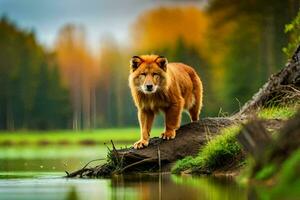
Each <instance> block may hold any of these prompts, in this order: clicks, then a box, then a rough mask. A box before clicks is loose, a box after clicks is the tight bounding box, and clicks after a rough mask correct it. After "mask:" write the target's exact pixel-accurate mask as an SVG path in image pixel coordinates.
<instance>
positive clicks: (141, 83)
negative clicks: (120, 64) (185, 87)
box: [130, 55, 168, 94]
mask: <svg viewBox="0 0 300 200" xmlns="http://www.w3.org/2000/svg"><path fill="white" fill-rule="evenodd" d="M167 65H168V60H167V59H166V58H165V57H163V56H158V55H142V56H133V57H132V58H131V60H130V69H131V70H130V71H131V73H130V80H131V85H132V86H133V87H135V88H136V89H138V90H139V91H141V92H143V93H145V94H153V93H155V92H157V91H159V90H161V89H164V88H165V87H166V86H167V75H166V72H167Z"/></svg>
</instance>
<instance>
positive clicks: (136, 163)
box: [114, 158, 157, 173]
mask: <svg viewBox="0 0 300 200" xmlns="http://www.w3.org/2000/svg"><path fill="white" fill-rule="evenodd" d="M155 160H157V159H156V158H146V159H143V160H140V161H138V162H135V163H132V164H130V165H127V166H126V167H124V168H123V169H120V170H117V171H115V172H114V173H122V172H124V171H125V170H126V169H129V168H131V167H133V166H136V165H139V164H143V163H145V162H151V161H155Z"/></svg>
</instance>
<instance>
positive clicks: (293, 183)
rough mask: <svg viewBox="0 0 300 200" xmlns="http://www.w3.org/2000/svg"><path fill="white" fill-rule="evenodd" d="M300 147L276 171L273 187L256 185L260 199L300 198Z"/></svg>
mask: <svg viewBox="0 0 300 200" xmlns="http://www.w3.org/2000/svg"><path fill="white" fill-rule="evenodd" d="M299 169H300V149H298V150H297V151H296V152H294V153H293V154H292V155H291V156H290V157H289V158H288V159H287V160H286V161H285V162H284V163H283V164H282V166H281V168H280V169H279V170H277V171H276V173H273V176H272V177H274V181H275V184H274V185H273V186H272V187H268V186H264V187H261V186H260V187H256V190H257V194H258V196H259V199H270V200H271V199H272V200H273V199H299V196H300V190H299V188H300V178H299V177H300V170H299Z"/></svg>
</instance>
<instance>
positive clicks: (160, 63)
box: [156, 56, 168, 71]
mask: <svg viewBox="0 0 300 200" xmlns="http://www.w3.org/2000/svg"><path fill="white" fill-rule="evenodd" d="M156 63H157V64H158V66H159V67H160V68H161V69H162V70H164V71H167V65H168V60H167V58H165V57H163V56H158V57H157V58H156Z"/></svg>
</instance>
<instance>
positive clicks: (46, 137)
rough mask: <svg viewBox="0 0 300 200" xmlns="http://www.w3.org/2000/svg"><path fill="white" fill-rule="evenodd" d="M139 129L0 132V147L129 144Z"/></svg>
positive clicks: (159, 130)
mask: <svg viewBox="0 0 300 200" xmlns="http://www.w3.org/2000/svg"><path fill="white" fill-rule="evenodd" d="M162 131H163V128H153V130H152V132H151V137H154V136H159V135H160V134H161V133H162ZM139 137H140V130H139V128H108V129H96V130H83V131H73V130H57V131H30V130H20V131H14V132H9V131H0V146H4V145H47V144H58V145H67V144H82V145H84V144H86V145H89V144H90V145H92V144H100V143H102V144H103V143H109V142H110V140H113V141H114V142H116V143H129V142H133V141H136V140H138V139H139Z"/></svg>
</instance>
